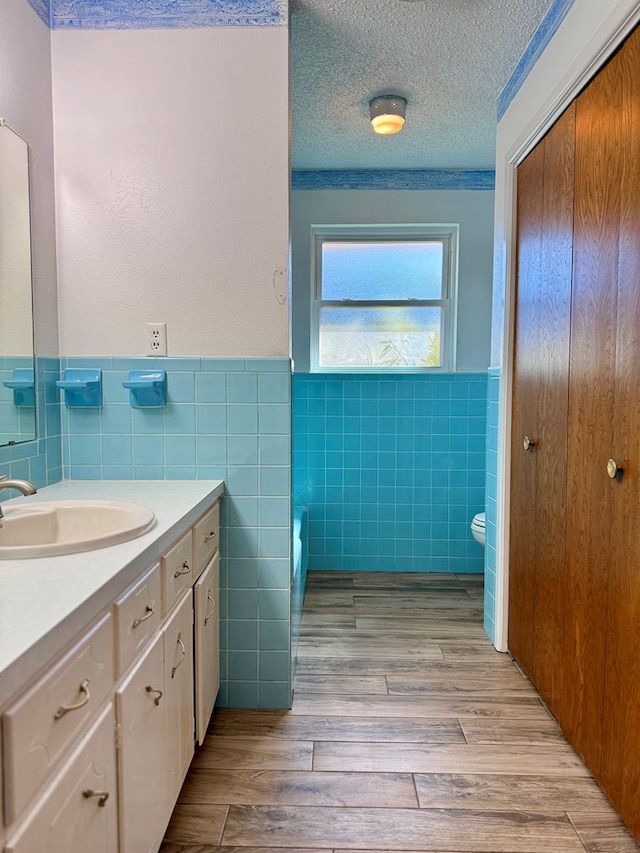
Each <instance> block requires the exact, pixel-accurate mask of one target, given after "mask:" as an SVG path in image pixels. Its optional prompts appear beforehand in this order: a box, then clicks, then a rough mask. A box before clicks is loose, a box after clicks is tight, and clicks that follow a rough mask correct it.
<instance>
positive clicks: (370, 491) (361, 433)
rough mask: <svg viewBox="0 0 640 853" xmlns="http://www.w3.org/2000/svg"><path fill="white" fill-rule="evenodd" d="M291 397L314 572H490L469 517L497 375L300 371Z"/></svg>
mask: <svg viewBox="0 0 640 853" xmlns="http://www.w3.org/2000/svg"><path fill="white" fill-rule="evenodd" d="M292 397H293V422H294V428H293V450H294V468H293V477H294V482H293V491H294V494H302V493H304V495H305V503H306V505H307V507H308V510H309V531H310V539H309V566H310V568H312V569H328V570H331V569H334V570H345V569H346V568H347V566H348V567H349V569H350V570H353V571H355V570H362V571H371V570H375V569H380V570H385V571H453V572H481V571H483V566H484V555H483V553H482V548H481V547H480V546H479V545H478V544H477V543H476V542H475V541H474V540H473V538H472V536H471V531H470V529H469V525H470V523H471V519H472V518H473V516H474V514H475V513H476V512H479V511H481V510H482V508H483V506H484V478H485V443H486V423H485V417H486V405H487V402H486V400H487V376H486V374H484V373H482V374H455V375H438V376H434V375H432V376H416V375H415V374H410V375H405V376H399V377H393V376H389V375H375V376H362V375H358V376H355V375H354V376H349V375H340V376H328V375H326V374H325V375H322V376H320V375H314V374H295V375H294V377H293V393H292ZM263 470H264V469H263ZM261 473H262V472H261ZM352 521H357V522H358V524H348V522H352Z"/></svg>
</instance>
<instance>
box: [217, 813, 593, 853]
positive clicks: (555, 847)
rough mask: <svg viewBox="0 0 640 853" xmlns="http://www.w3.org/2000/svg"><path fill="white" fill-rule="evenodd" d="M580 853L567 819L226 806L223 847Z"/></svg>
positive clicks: (530, 815) (531, 815)
mask: <svg viewBox="0 0 640 853" xmlns="http://www.w3.org/2000/svg"><path fill="white" fill-rule="evenodd" d="M301 840H304V844H305V845H306V846H309V847H313V846H324V847H340V848H343V849H351V848H361V847H362V845H363V844H364V845H366V846H368V847H373V848H374V849H378V850H384V849H385V848H389V847H393V848H394V849H398V850H425V849H426V850H429V849H431V850H437V851H444V853H446V851H454V850H455V851H458V850H468V851H474V853H502V851H509V853H525V851H526V853H534V851H536V852H537V853H584V848H583V846H582V842H581V841H580V840H579V838H578V837H577V835H576V833H575V830H574V829H573V827H572V826H571V824H570V822H569V820H568V819H567V818H566V817H557V816H548V815H537V814H534V813H521V812H520V813H509V812H482V811H471V810H468V811H467V810H453V811H448V810H435V809H420V810H418V809H393V808H390V809H384V808H383V809H350V808H344V809H334V808H311V807H296V808H292V807H282V808H269V807H265V806H231V807H230V809H229V817H228V819H227V823H226V826H225V831H224V834H223V842H224V843H225V844H236V845H239V846H242V845H243V844H247V845H250V844H253V845H259V844H263V845H264V846H265V847H270V846H272V845H280V846H283V847H287V846H288V845H294V844H296V845H298V846H299V845H300V843H301Z"/></svg>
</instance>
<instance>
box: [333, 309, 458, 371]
mask: <svg viewBox="0 0 640 853" xmlns="http://www.w3.org/2000/svg"><path fill="white" fill-rule="evenodd" d="M319 363H320V366H321V367H332V366H333V367H440V366H441V364H442V309H441V308H439V307H436V308H321V309H320V342H319Z"/></svg>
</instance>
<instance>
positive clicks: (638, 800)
mask: <svg viewBox="0 0 640 853" xmlns="http://www.w3.org/2000/svg"><path fill="white" fill-rule="evenodd" d="M616 61H617V63H618V66H619V68H620V73H621V75H622V78H623V87H624V97H623V115H624V116H625V122H624V127H623V129H622V133H623V137H622V141H623V154H622V169H623V171H622V182H621V205H620V210H621V221H620V255H619V267H618V268H619V275H618V322H617V330H618V331H617V347H616V384H615V408H614V438H613V445H612V447H611V450H610V455H611V457H612V458H614V459H615V461H616V462H617V463H618V464H619V465H620V466H621V467H622V468H623V471H622V476H621V477H618V478H617V479H616V480H607V477H606V476H605V471H604V468H603V467H602V465H601V466H600V473H601V476H602V478H603V486H604V488H608V489H609V491H610V492H611V498H612V503H613V521H612V526H611V570H610V571H611V574H610V578H609V613H608V619H607V659H606V662H607V667H606V686H605V700H604V749H603V767H602V780H601V781H602V784H603V786H604V788H605V790H606V792H607V795H608V797H609V798H610V799H611V801H612V803H613V804H614V805H615V806H616V808H617V809H618V810H619V811H620V813H621V815H622V817H623V819H624V821H625V822H626V823H627V825H628V826H629V828H630V829H631V831H632V832H633V833H634V835H635V836H636V838H640V797H639V795H638V792H639V791H640V632H639V631H638V622H639V618H640V571H639V568H638V567H639V566H640V528H639V526H638V507H639V506H640V368H639V366H640V71H639V69H640V31H636V33H635V34H634V35H632V36H631V37H630V39H629V40H628V41H627V43H626V44H625V46H624V48H623V49H622V50H621V51H620V53H619V54H618V56H617V57H616Z"/></svg>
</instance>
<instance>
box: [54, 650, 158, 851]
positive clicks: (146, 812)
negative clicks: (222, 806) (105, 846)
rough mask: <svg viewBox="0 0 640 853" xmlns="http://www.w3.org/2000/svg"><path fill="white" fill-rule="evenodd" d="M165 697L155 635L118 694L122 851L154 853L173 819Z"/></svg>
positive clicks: (119, 799) (119, 798) (119, 795)
mask: <svg viewBox="0 0 640 853" xmlns="http://www.w3.org/2000/svg"><path fill="white" fill-rule="evenodd" d="M165 694H166V690H165V684H164V642H163V636H162V634H158V635H157V636H156V638H155V640H154V641H153V643H152V644H151V645H150V646H149V648H148V649H147V650H146V651H145V653H144V654H143V656H142V658H141V659H140V660H139V661H138V663H137V664H136V665H135V667H134V668H133V670H132V671H131V672H130V673H129V675H128V676H127V677H126V678H125V680H124V682H123V683H122V685H121V687H119V689H118V691H117V693H116V714H117V718H118V732H119V736H118V740H119V751H118V803H119V807H120V850H121V851H123V853H124V851H126V853H155V851H156V850H157V849H158V847H159V846H160V842H161V840H162V836H163V835H164V830H165V828H166V825H167V822H168V820H169V817H170V815H171V808H172V805H171V806H170V805H169V797H168V784H167V780H168V774H169V754H168V747H167V697H166V695H165ZM65 853H66V851H65ZM69 853H71V851H69Z"/></svg>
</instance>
